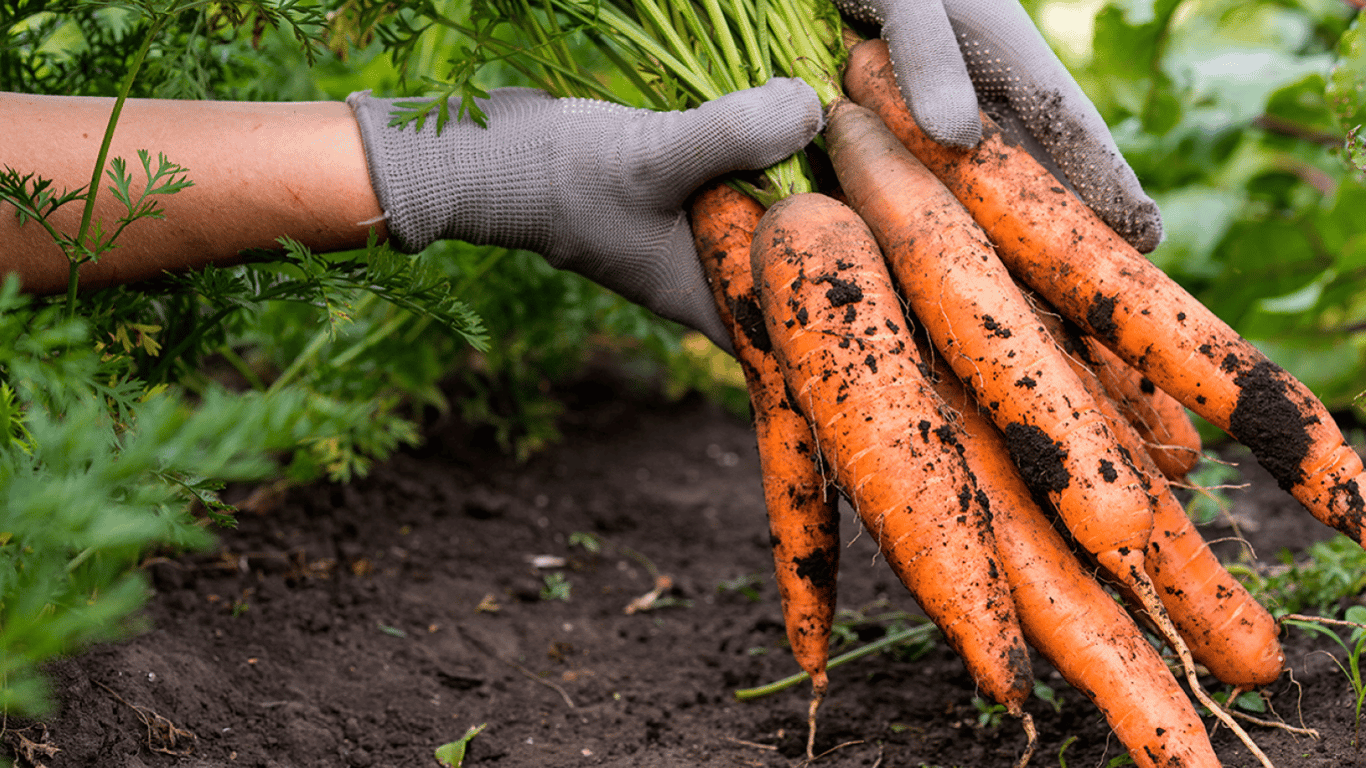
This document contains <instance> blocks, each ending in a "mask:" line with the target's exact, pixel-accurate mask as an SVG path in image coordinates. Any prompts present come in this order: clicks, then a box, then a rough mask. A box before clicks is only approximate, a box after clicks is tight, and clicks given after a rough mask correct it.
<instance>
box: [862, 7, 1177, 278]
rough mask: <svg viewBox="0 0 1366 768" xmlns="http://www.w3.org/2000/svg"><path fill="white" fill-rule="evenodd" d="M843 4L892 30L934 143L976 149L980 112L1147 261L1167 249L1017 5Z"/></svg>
mask: <svg viewBox="0 0 1366 768" xmlns="http://www.w3.org/2000/svg"><path fill="white" fill-rule="evenodd" d="M835 4H836V5H838V6H839V7H840V9H841V10H842V11H844V12H845V13H846V14H848V15H850V16H851V17H853V18H856V19H861V20H863V21H867V22H871V23H875V24H880V25H881V26H882V32H881V37H882V39H883V40H885V41H886V42H887V46H888V48H889V49H890V51H891V58H892V62H893V68H894V69H895V71H896V77H897V82H898V84H899V85H900V87H901V93H902V95H903V96H904V97H905V99H906V103H907V105H908V106H909V107H910V110H911V114H912V115H914V117H915V120H916V122H917V123H918V124H919V125H920V127H921V129H922V130H923V131H925V133H926V134H927V135H928V136H929V137H930V138H932V139H934V140H935V141H938V142H939V143H941V144H946V145H949V146H954V147H972V146H976V144H977V142H978V140H979V139H980V138H981V136H982V124H981V121H980V120H979V119H978V109H979V106H980V108H981V109H982V110H984V111H986V112H987V113H988V114H990V115H991V117H992V118H993V119H994V120H995V121H996V122H997V123H998V124H1000V125H1001V126H1002V127H1003V128H1005V129H1006V130H1009V131H1011V132H1012V133H1014V134H1015V135H1016V136H1017V137H1018V138H1019V139H1020V140H1022V141H1023V142H1024V143H1025V145H1026V147H1027V148H1029V150H1030V153H1031V154H1033V155H1034V156H1035V157H1036V158H1038V159H1039V160H1040V161H1041V162H1043V163H1044V165H1045V166H1049V170H1051V171H1053V172H1054V174H1055V175H1060V178H1063V179H1064V180H1066V182H1067V183H1068V184H1069V185H1070V186H1071V187H1072V189H1073V191H1074V192H1076V193H1077V196H1078V197H1080V198H1081V199H1082V200H1083V201H1085V202H1086V204H1087V205H1089V206H1091V209H1092V210H1094V211H1095V212H1096V213H1097V214H1099V215H1100V217H1101V219H1103V220H1104V221H1105V223H1106V224H1109V225H1110V227H1111V228H1112V229H1114V230H1115V231H1116V232H1117V233H1119V234H1120V235H1121V236H1122V237H1123V238H1124V239H1125V240H1127V241H1129V244H1130V245H1132V246H1134V247H1135V248H1137V249H1138V250H1139V251H1141V252H1143V253H1147V252H1149V251H1151V250H1152V249H1153V248H1155V247H1157V244H1158V242H1159V241H1160V240H1161V239H1162V219H1161V217H1160V215H1159V213H1158V210H1157V206H1156V205H1155V204H1154V203H1153V201H1152V200H1151V199H1150V198H1149V197H1148V196H1147V195H1146V194H1145V193H1144V192H1143V188H1142V187H1141V186H1140V185H1139V183H1138V178H1137V177H1136V176H1135V175H1134V172H1133V169H1131V168H1130V167H1129V164H1128V163H1127V162H1125V160H1124V158H1123V156H1121V155H1120V153H1119V150H1118V148H1116V146H1115V142H1114V139H1112V138H1111V136H1110V131H1109V129H1108V128H1106V126H1105V121H1104V120H1102V119H1101V117H1100V114H1099V113H1098V112H1097V111H1096V108H1095V106H1093V105H1092V104H1091V101H1090V100H1089V99H1087V98H1086V95H1085V94H1084V93H1082V91H1081V88H1080V87H1078V86H1077V83H1076V81H1075V80H1074V79H1073V78H1072V76H1071V75H1070V74H1069V73H1068V72H1067V68H1066V67H1064V66H1063V64H1062V62H1061V61H1059V60H1058V57H1057V55H1056V54H1054V53H1053V51H1052V49H1050V48H1049V47H1048V44H1047V43H1046V42H1045V41H1044V39H1043V36H1042V35H1040V34H1039V31H1038V29H1037V28H1036V27H1035V26H1034V24H1033V22H1032V21H1030V18H1029V15H1028V14H1027V13H1026V12H1025V10H1024V7H1023V6H1021V5H1020V3H1019V2H1018V1H1017V0H836V2H835Z"/></svg>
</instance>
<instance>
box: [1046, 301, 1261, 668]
mask: <svg viewBox="0 0 1366 768" xmlns="http://www.w3.org/2000/svg"><path fill="white" fill-rule="evenodd" d="M1039 316H1040V318H1041V319H1042V320H1043V321H1044V325H1045V326H1046V327H1048V329H1049V332H1050V333H1052V334H1053V336H1054V337H1055V338H1057V339H1058V341H1059V343H1060V344H1061V345H1062V347H1063V348H1064V349H1065V350H1067V352H1068V353H1069V355H1068V360H1069V361H1070V362H1071V363H1072V364H1073V366H1074V368H1075V370H1076V371H1077V375H1078V377H1079V378H1081V380H1082V382H1083V383H1084V384H1086V386H1087V388H1088V389H1089V390H1090V391H1091V392H1092V394H1093V395H1095V397H1096V402H1097V404H1098V405H1099V406H1100V407H1101V409H1102V410H1103V411H1104V412H1105V413H1106V418H1107V419H1109V420H1110V422H1111V424H1112V427H1113V429H1114V433H1115V436H1116V438H1117V439H1118V440H1119V442H1120V445H1122V446H1124V448H1125V449H1126V450H1128V451H1129V452H1130V453H1132V454H1133V456H1134V457H1135V461H1136V463H1137V464H1138V466H1139V468H1140V469H1141V470H1143V471H1144V473H1145V476H1146V478H1147V479H1148V481H1149V482H1150V484H1151V485H1150V487H1149V492H1150V493H1152V495H1153V498H1154V500H1155V501H1156V502H1157V504H1156V506H1155V507H1154V508H1153V536H1152V540H1151V541H1150V542H1149V544H1148V554H1147V557H1146V558H1144V562H1143V565H1144V569H1145V570H1146V571H1147V572H1148V575H1149V577H1151V578H1152V580H1153V584H1154V585H1155V586H1156V587H1157V590H1158V596H1159V597H1161V599H1162V605H1163V606H1164V607H1165V608H1166V609H1167V615H1169V616H1171V619H1172V622H1173V623H1175V624H1176V628H1177V630H1178V631H1179V632H1180V633H1181V637H1182V638H1184V639H1185V641H1186V644H1187V645H1188V646H1189V647H1190V650H1191V655H1192V656H1194V657H1195V660H1196V661H1198V662H1200V663H1201V664H1203V665H1205V668H1206V669H1208V670H1209V671H1210V673H1211V674H1213V675H1214V676H1215V677H1217V678H1219V680H1221V681H1222V682H1224V683H1227V684H1229V685H1234V686H1238V687H1241V688H1256V687H1260V686H1263V685H1270V684H1271V683H1272V682H1274V681H1275V680H1276V678H1278V677H1280V675H1281V672H1282V671H1283V670H1284V668H1285V652H1284V651H1283V650H1282V649H1281V643H1280V640H1279V639H1277V635H1278V634H1279V632H1280V629H1279V627H1278V626H1277V624H1276V620H1275V619H1274V618H1272V616H1271V614H1270V612H1268V611H1267V610H1266V608H1264V607H1263V606H1262V604H1261V603H1258V602H1257V600H1256V599H1255V598H1254V597H1252V595H1251V594H1250V593H1249V592H1248V591H1247V589H1246V588H1244V587H1243V585H1242V583H1241V582H1239V581H1238V580H1237V579H1235V578H1233V575H1232V574H1230V573H1229V572H1228V571H1227V570H1226V569H1225V568H1224V566H1223V564H1222V563H1220V562H1219V558H1217V557H1215V555H1214V553H1213V552H1211V551H1210V548H1209V545H1208V544H1206V543H1205V539H1204V537H1203V536H1201V535H1200V532H1199V531H1198V530H1196V528H1195V524H1194V523H1192V522H1191V519H1190V517H1189V516H1187V515H1186V510H1185V508H1184V507H1183V506H1182V505H1181V502H1180V500H1179V499H1177V498H1176V494H1174V493H1173V492H1172V489H1171V486H1169V485H1168V484H1167V480H1166V477H1165V476H1164V475H1163V473H1162V472H1161V471H1160V470H1159V469H1158V467H1157V464H1156V462H1154V461H1153V460H1152V459H1151V458H1150V457H1149V456H1148V454H1147V452H1146V451H1144V450H1143V448H1144V442H1143V438H1142V436H1141V435H1140V434H1139V433H1138V430H1137V429H1136V428H1135V427H1134V426H1133V425H1132V424H1130V422H1129V421H1128V419H1127V418H1125V416H1124V415H1123V413H1122V412H1121V410H1120V409H1119V408H1118V407H1117V406H1116V405H1115V404H1114V403H1113V402H1111V401H1110V399H1109V398H1107V397H1106V396H1105V388H1104V386H1103V384H1102V382H1101V380H1100V377H1099V376H1098V375H1096V374H1094V373H1092V369H1093V368H1094V367H1096V364H1095V361H1093V360H1090V359H1088V353H1089V351H1090V345H1089V344H1088V343H1087V340H1085V339H1083V338H1082V337H1081V336H1080V335H1079V334H1078V333H1077V332H1076V329H1075V326H1072V327H1068V325H1067V324H1065V323H1064V322H1063V321H1062V319H1061V318H1059V317H1057V316H1056V315H1051V314H1050V313H1048V312H1046V311H1042V310H1041V311H1040V312H1039Z"/></svg>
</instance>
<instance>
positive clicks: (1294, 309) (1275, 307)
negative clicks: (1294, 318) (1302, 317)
mask: <svg viewBox="0 0 1366 768" xmlns="http://www.w3.org/2000/svg"><path fill="white" fill-rule="evenodd" d="M1335 277H1337V272H1336V271H1334V270H1331V269H1329V270H1325V271H1324V272H1323V273H1322V274H1320V275H1319V276H1318V277H1316V278H1314V280H1313V281H1312V282H1310V283H1309V284H1308V285H1306V286H1304V287H1303V288H1300V289H1299V290H1296V291H1292V292H1290V293H1287V294H1284V295H1281V296H1273V297H1271V298H1266V299H1262V300H1261V301H1259V302H1257V308H1258V309H1260V310H1261V311H1263V312H1270V313H1271V314H1273V315H1293V314H1296V313H1299V312H1308V311H1309V310H1311V309H1313V308H1314V306H1315V305H1316V304H1318V302H1319V297H1320V296H1322V295H1323V287H1324V286H1325V285H1327V284H1328V283H1330V282H1332V281H1333V279H1334V278H1335Z"/></svg>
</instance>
